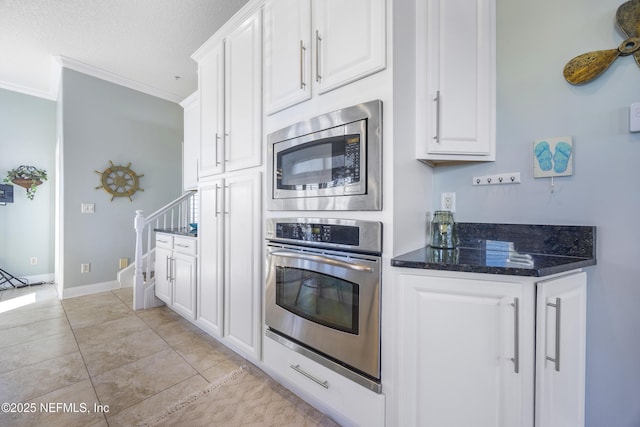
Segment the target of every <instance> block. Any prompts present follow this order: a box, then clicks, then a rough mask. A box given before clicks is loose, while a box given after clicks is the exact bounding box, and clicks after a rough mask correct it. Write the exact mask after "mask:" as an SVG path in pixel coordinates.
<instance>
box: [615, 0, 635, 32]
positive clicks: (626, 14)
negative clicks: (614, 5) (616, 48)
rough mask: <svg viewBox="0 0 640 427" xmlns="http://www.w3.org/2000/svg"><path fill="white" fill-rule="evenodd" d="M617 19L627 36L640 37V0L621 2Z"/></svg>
mask: <svg viewBox="0 0 640 427" xmlns="http://www.w3.org/2000/svg"><path fill="white" fill-rule="evenodd" d="M616 21H617V22H618V25H619V26H620V29H622V31H624V33H625V34H626V35H627V37H640V0H631V1H628V2H626V3H623V4H621V5H620V7H619V8H618V11H617V12H616Z"/></svg>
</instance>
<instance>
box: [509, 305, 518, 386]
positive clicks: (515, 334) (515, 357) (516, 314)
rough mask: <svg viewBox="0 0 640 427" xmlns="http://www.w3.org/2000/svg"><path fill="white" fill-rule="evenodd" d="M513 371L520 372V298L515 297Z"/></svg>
mask: <svg viewBox="0 0 640 427" xmlns="http://www.w3.org/2000/svg"><path fill="white" fill-rule="evenodd" d="M511 306H512V307H513V357H512V358H511V361H512V362H513V372H515V373H516V374H519V373H520V299H519V298H514V299H513V303H512V304H511Z"/></svg>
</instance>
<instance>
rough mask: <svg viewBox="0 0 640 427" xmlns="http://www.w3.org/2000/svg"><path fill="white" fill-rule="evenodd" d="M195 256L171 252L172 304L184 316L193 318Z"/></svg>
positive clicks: (194, 305)
mask: <svg viewBox="0 0 640 427" xmlns="http://www.w3.org/2000/svg"><path fill="white" fill-rule="evenodd" d="M195 307H196V258H195V257H194V256H191V255H185V254H181V253H176V252H174V253H173V305H172V308H173V309H174V310H175V311H177V312H178V313H180V314H182V315H183V316H184V317H187V318H189V319H195Z"/></svg>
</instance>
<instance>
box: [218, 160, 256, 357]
mask: <svg viewBox="0 0 640 427" xmlns="http://www.w3.org/2000/svg"><path fill="white" fill-rule="evenodd" d="M260 190H261V179H260V172H253V173H249V174H243V175H238V176H235V177H231V178H227V180H226V181H225V191H226V194H225V235H224V247H225V250H224V253H225V269H224V277H225V280H224V281H225V295H224V297H225V309H226V311H225V336H226V337H227V338H228V339H229V340H230V341H231V342H232V343H233V344H234V345H235V346H236V347H238V348H239V349H241V350H242V351H244V352H246V353H248V354H250V355H253V356H255V357H256V358H258V357H259V355H260V342H261V339H262V334H261V327H260V325H261V321H262V314H261V313H262V311H261V309H260V308H261V298H260V296H261V289H262V286H261V266H262V263H263V257H262V239H261V231H260V230H261V229H260V224H261V217H260V212H261V207H260V204H261V203H260V202H261V200H262V196H261V191H260Z"/></svg>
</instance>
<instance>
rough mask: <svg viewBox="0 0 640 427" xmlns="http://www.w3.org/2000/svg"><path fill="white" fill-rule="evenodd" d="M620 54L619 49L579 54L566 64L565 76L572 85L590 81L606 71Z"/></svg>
mask: <svg viewBox="0 0 640 427" xmlns="http://www.w3.org/2000/svg"><path fill="white" fill-rule="evenodd" d="M619 55H620V51H619V50H618V49H609V50H597V51H594V52H589V53H583V54H582V55H578V56H576V57H575V58H573V59H572V60H570V61H569V62H567V65H565V66H564V71H563V74H564V78H565V79H566V80H567V81H568V82H569V83H571V84H572V85H579V84H583V83H587V82H590V81H591V80H593V79H595V78H596V77H598V76H599V75H600V74H602V73H603V72H605V71H606V69H607V68H609V66H610V65H611V64H613V61H615V60H616V58H617V57H618V56H619Z"/></svg>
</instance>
